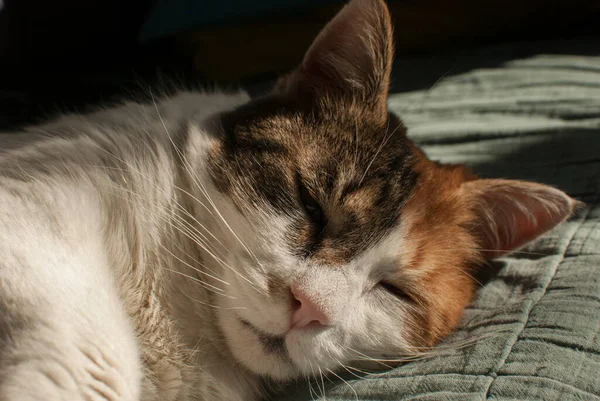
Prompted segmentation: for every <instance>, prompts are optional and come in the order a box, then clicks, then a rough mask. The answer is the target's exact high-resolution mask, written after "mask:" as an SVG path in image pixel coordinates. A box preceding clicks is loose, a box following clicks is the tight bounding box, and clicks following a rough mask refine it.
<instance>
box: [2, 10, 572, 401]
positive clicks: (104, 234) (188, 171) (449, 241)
mask: <svg viewBox="0 0 600 401" xmlns="http://www.w3.org/2000/svg"><path fill="white" fill-rule="evenodd" d="M392 56H393V44H392V34H391V22H390V17H389V14H388V12H387V9H386V7H385V4H384V3H383V2H382V1H379V0H354V1H352V2H351V3H350V4H349V5H348V6H346V7H345V8H344V9H343V10H342V11H341V12H340V13H339V14H338V15H337V16H336V17H335V18H334V19H333V20H332V21H331V22H330V23H329V24H328V25H327V27H325V29H324V30H323V32H322V33H321V34H320V35H319V37H317V39H316V40H315V42H314V44H313V45H312V46H311V48H310V49H309V51H308V53H307V55H306V57H305V60H304V61H303V63H302V65H301V66H300V67H299V68H298V69H297V70H296V71H294V72H292V73H290V74H289V75H287V76H285V77H283V78H282V79H281V80H280V81H279V82H278V84H277V85H276V86H275V88H274V90H273V91H272V93H270V94H268V95H266V96H264V97H262V98H259V99H255V100H250V99H249V97H248V96H247V95H246V94H244V93H219V92H217V93H195V92H180V93H178V94H176V95H174V96H172V97H169V98H157V97H154V96H151V98H152V99H151V101H150V102H146V103H133V102H131V103H125V104H122V105H118V106H114V107H111V108H108V109H105V110H100V111H97V112H94V113H90V114H86V115H77V114H71V115H65V116H62V117H60V118H58V119H56V120H54V121H52V122H49V123H46V124H43V125H39V126H34V127H29V128H27V129H25V130H23V131H22V132H19V133H16V134H6V135H3V136H1V137H0V205H2V208H1V209H0V237H1V240H0V295H1V298H0V319H1V321H0V400H1V401H3V400H16V399H18V400H37V399H45V400H49V401H57V400H69V401H73V400H111V401H116V400H123V401H155V400H156V401H158V400H160V401H176V400H177V401H187V400H190V401H192V400H195V401H200V400H203V401H204V400H206V401H209V400H228V401H237V400H246V401H252V400H258V399H259V398H260V397H261V396H262V395H263V394H264V391H265V390H266V389H274V388H276V386H279V385H280V383H285V382H287V381H289V380H293V379H298V378H304V377H309V376H314V375H320V374H324V373H332V372H335V371H336V370H340V369H341V368H343V367H344V366H346V365H351V366H355V367H358V368H378V367H379V368H380V367H381V366H380V365H379V364H378V361H380V360H382V359H384V360H385V358H388V357H396V358H397V357H399V356H404V355H411V354H415V353H418V352H420V351H422V350H423V349H424V348H427V347H431V346H433V345H435V344H437V343H438V342H439V341H441V340H442V339H443V338H444V337H445V336H446V335H447V334H449V333H450V332H451V331H452V330H453V329H454V328H455V327H456V326H457V325H458V323H459V321H460V317H461V314H462V310H463V309H464V308H465V307H466V306H467V305H468V303H469V302H470V300H471V299H472V297H473V295H474V293H475V290H476V281H475V279H473V277H472V273H473V271H474V270H475V269H476V268H478V266H479V265H481V264H482V262H484V261H485V260H486V259H489V258H492V257H496V256H498V255H502V254H504V253H506V252H509V251H511V250H513V249H515V248H518V247H520V246H522V245H524V244H525V243H527V242H529V241H531V240H533V239H535V238H536V237H537V236H539V235H541V234H542V233H544V232H546V231H547V230H549V229H551V228H552V227H554V226H556V225H557V224H559V223H560V222H561V221H563V220H564V219H566V218H567V217H568V216H569V215H570V213H571V211H572V209H573V207H574V205H575V201H573V200H572V199H570V198H569V197H568V196H567V195H565V194H564V193H562V192H561V191H559V190H557V189H554V188H550V187H547V186H544V185H541V184H535V183H526V182H520V181H510V180H481V179H478V178H477V177H475V176H474V175H472V174H471V173H470V172H469V171H468V169H467V168H465V167H463V166H444V165H439V164H437V163H435V162H432V161H430V160H428V159H427V157H426V156H425V154H424V153H423V152H422V151H421V150H419V149H418V148H417V147H416V146H415V145H414V144H413V143H412V142H411V141H410V140H409V139H408V138H407V136H406V129H405V127H404V126H403V124H402V122H401V121H400V119H399V118H398V117H396V116H394V115H393V114H391V113H389V112H388V110H387V105H386V98H387V91H388V88H389V79H390V71H391V61H392Z"/></svg>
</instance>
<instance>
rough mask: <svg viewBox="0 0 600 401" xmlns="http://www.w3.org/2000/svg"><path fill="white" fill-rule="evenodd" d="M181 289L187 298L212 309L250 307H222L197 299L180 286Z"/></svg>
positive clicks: (241, 307) (244, 308)
mask: <svg viewBox="0 0 600 401" xmlns="http://www.w3.org/2000/svg"><path fill="white" fill-rule="evenodd" d="M179 290H180V292H181V293H182V294H183V295H185V296H186V297H187V298H188V299H189V300H190V301H192V302H196V303H198V304H200V305H203V306H207V307H209V308H212V309H221V310H247V309H248V308H246V307H243V306H232V307H227V308H224V307H222V306H219V305H213V304H209V303H208V302H204V301H201V300H199V299H197V298H194V297H192V296H190V295H189V294H187V293H186V292H185V291H184V289H183V288H180V289H179Z"/></svg>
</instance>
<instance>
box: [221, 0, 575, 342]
mask: <svg viewBox="0 0 600 401" xmlns="http://www.w3.org/2000/svg"><path fill="white" fill-rule="evenodd" d="M392 58H393V43H392V28H391V22H390V17H389V14H388V12H387V9H386V6H385V4H384V2H383V1H379V0H355V1H352V2H351V3H350V4H349V5H347V6H346V8H344V10H343V11H342V12H341V13H340V14H338V16H337V17H336V18H334V19H333V21H332V22H331V23H330V24H329V25H328V26H327V27H326V28H325V29H324V30H323V31H322V32H321V34H320V35H319V36H318V37H317V39H316V40H315V42H314V43H313V45H312V46H311V48H310V49H309V51H308V52H307V54H306V56H305V59H304V61H303V63H302V65H301V66H300V67H299V68H298V69H297V70H295V71H294V72H292V73H291V74H289V75H287V76H286V77H284V78H283V79H282V80H281V81H280V82H279V83H278V85H277V86H276V88H275V90H274V91H273V93H271V94H269V95H268V96H266V97H264V98H262V99H258V100H255V101H253V102H251V103H249V104H247V105H245V106H242V107H240V108H239V109H237V110H235V111H233V112H229V113H226V114H224V115H223V116H222V118H221V124H222V127H223V130H222V133H223V141H222V146H221V147H219V148H218V149H217V151H216V153H215V156H214V158H213V160H212V164H213V165H214V166H215V168H214V170H213V179H214V181H215V182H216V183H217V186H218V187H219V188H220V190H221V191H222V192H224V193H227V194H228V195H229V197H230V198H231V199H233V201H234V202H235V203H236V205H237V206H238V208H239V209H240V210H241V211H242V212H243V213H250V214H251V213H253V210H258V209H260V208H261V207H263V206H264V204H268V205H270V206H271V207H272V208H274V209H276V210H278V211H279V212H280V213H283V214H285V215H287V216H293V217H294V219H295V220H294V224H293V227H292V228H291V229H290V230H289V233H288V234H287V242H288V245H289V247H290V248H291V249H293V250H294V252H295V253H296V254H298V255H300V256H301V257H303V258H304V259H306V260H307V261H309V262H310V263H313V264H317V265H321V266H333V267H337V266H343V265H345V264H347V263H348V262H349V261H350V260H352V258H354V257H356V256H357V255H359V254H360V253H361V252H363V251H365V250H367V249H369V247H371V246H373V245H374V244H376V243H377V242H378V241H379V240H380V239H382V238H383V237H384V236H385V235H386V234H387V233H389V232H390V231H391V230H393V229H395V228H397V227H399V226H400V225H403V226H405V227H407V233H406V241H405V242H406V243H405V244H404V247H403V248H404V249H402V255H403V256H402V257H401V258H400V260H398V261H397V263H398V271H397V280H396V282H394V283H393V284H394V285H395V286H396V287H398V288H399V289H401V291H403V292H404V293H406V295H407V296H408V297H409V298H410V299H412V310H413V314H412V322H411V323H412V325H411V327H409V328H411V329H412V331H411V332H410V333H409V337H410V339H411V340H412V342H413V344H414V345H415V346H432V345H435V344H436V343H438V342H439V341H440V340H441V339H443V338H444V337H445V336H446V335H448V334H449V333H450V332H451V331H452V330H454V328H455V327H456V326H457V325H458V324H459V321H460V317H461V315H462V311H463V309H464V308H465V307H466V306H467V305H468V304H469V302H471V300H472V298H473V296H474V293H475V290H476V288H477V282H476V280H475V279H474V278H473V273H474V269H475V268H476V267H477V266H478V265H481V264H482V262H484V261H485V260H486V259H488V258H490V257H495V256H498V255H501V254H503V253H506V252H508V251H510V250H512V249H515V248H517V247H519V246H521V245H523V244H524V243H526V242H528V241H531V240H533V239H535V238H536V237H537V236H538V235H540V234H542V233H543V232H545V231H547V230H548V229H550V228H552V227H554V226H555V225H556V224H558V223H560V222H561V221H563V220H564V219H565V218H566V217H567V216H568V215H569V214H570V213H571V210H572V207H573V201H572V200H571V199H570V198H568V197H567V196H566V195H564V194H563V193H562V192H560V191H558V190H554V189H552V188H549V187H546V186H543V185H540V184H533V183H522V182H519V181H506V180H479V179H477V177H475V176H474V175H473V174H471V173H470V171H469V170H468V169H467V168H466V167H464V166H445V165H441V164H438V163H435V162H432V161H430V160H428V159H427V157H426V156H425V154H424V153H423V152H422V151H421V150H420V149H419V148H418V147H416V146H415V145H414V144H413V143H412V142H411V141H410V140H409V139H408V138H407V136H406V129H405V127H404V125H403V124H402V122H401V121H400V120H399V119H398V118H397V117H396V116H394V115H393V114H390V113H389V112H388V109H387V105H386V98H387V93H388V89H389V83H390V74H391V66H392ZM299 182H300V183H301V184H302V185H303V186H304V187H305V188H306V190H307V191H308V192H309V193H310V195H311V197H313V198H314V199H315V200H316V202H318V204H319V205H320V206H321V208H322V210H323V213H324V216H325V221H326V224H325V225H324V227H318V226H317V225H316V224H315V222H314V221H312V220H311V219H310V218H309V216H307V214H306V213H305V211H304V210H303V206H302V201H301V199H300V196H299V195H298V185H299V184H298V183H299ZM249 199H250V200H249ZM486 249H487V250H486ZM490 250H491V251H490Z"/></svg>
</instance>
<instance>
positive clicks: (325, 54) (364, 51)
mask: <svg viewBox="0 0 600 401" xmlns="http://www.w3.org/2000/svg"><path fill="white" fill-rule="evenodd" d="M393 48H394V44H393V35H392V23H391V19H390V14H389V12H388V9H387V6H386V5H385V2H384V1H383V0H352V1H351V2H350V3H349V4H348V5H346V6H345V7H344V8H343V9H342V10H341V11H340V12H339V13H338V14H337V15H336V16H335V17H334V18H333V19H332V20H331V21H330V22H329V23H328V24H327V26H325V28H324V29H323V30H322V31H321V33H319V35H318V36H317V38H316V39H315V41H314V42H313V44H312V45H311V47H310V48H309V49H308V51H307V53H306V55H305V56H304V60H303V61H302V64H301V65H300V66H299V67H298V68H297V69H296V70H295V71H294V72H292V73H290V74H289V75H287V76H285V77H283V78H282V79H281V80H280V81H279V83H278V85H277V87H276V90H277V91H278V92H283V93H295V94H301V95H308V96H312V97H316V98H317V99H316V100H319V98H322V97H328V98H332V99H333V100H342V101H350V102H352V103H354V104H358V105H360V106H364V107H367V108H370V109H371V111H373V112H377V113H382V114H381V115H382V116H385V115H386V114H387V105H386V102H387V94H388V89H389V85H390V74H391V69H392V59H393V53H394V49H393Z"/></svg>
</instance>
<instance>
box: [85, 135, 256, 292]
mask: <svg viewBox="0 0 600 401" xmlns="http://www.w3.org/2000/svg"><path fill="white" fill-rule="evenodd" d="M94 145H95V146H96V147H97V148H98V149H100V150H101V151H103V152H105V153H107V154H108V155H109V156H111V157H113V158H115V159H116V160H118V161H120V162H121V163H123V164H124V165H125V166H127V167H128V168H129V169H131V171H133V172H135V173H137V174H138V175H139V176H141V177H142V178H145V179H146V180H147V181H149V182H152V181H151V180H150V179H149V178H147V177H146V176H145V175H144V174H143V173H141V172H140V171H139V170H137V169H136V168H135V167H133V166H131V165H129V164H128V163H127V162H126V161H125V160H123V159H121V158H119V157H118V156H116V155H114V154H113V153H111V152H109V151H108V150H106V149H104V148H102V147H101V146H99V145H97V144H94ZM155 187H156V188H158V187H157V186H155ZM117 188H118V189H120V190H124V191H129V193H131V194H133V195H134V196H138V197H139V195H138V194H136V193H134V192H133V191H130V190H127V189H125V188H121V187H117ZM163 192H164V191H163ZM198 202H199V201H198ZM175 203H176V204H177V205H178V206H179V207H181V208H183V206H181V205H180V204H179V203H178V202H176V201H175ZM200 203H201V202H200ZM204 207H206V206H204ZM203 227H204V226H203ZM204 228H205V227H204ZM205 229H206V228H205ZM180 231H181V230H180ZM206 231H207V232H209V233H210V231H208V230H206ZM186 236H187V237H188V238H189V239H191V240H193V241H194V239H193V238H191V237H190V236H189V235H186ZM211 236H213V237H214V235H212V234H211ZM195 242H196V244H198V245H199V246H200V247H201V248H202V249H204V250H205V251H206V252H208V253H209V254H210V255H211V256H212V255H214V254H213V253H212V252H211V251H210V250H209V249H207V247H206V246H204V245H203V244H200V243H198V241H195ZM216 260H217V262H218V263H219V264H221V265H222V266H224V267H227V268H229V269H230V270H231V271H233V272H234V273H235V274H237V275H238V276H239V277H241V278H242V279H244V280H245V281H247V282H248V283H249V284H250V285H251V286H252V287H253V288H254V289H256V290H257V291H258V289H257V288H256V287H255V284H254V283H252V282H251V281H250V280H249V279H248V278H247V277H245V276H244V275H242V274H241V273H240V272H238V271H237V270H235V269H233V268H232V267H231V266H229V265H228V264H226V263H225V262H223V261H222V260H218V259H216Z"/></svg>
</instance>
